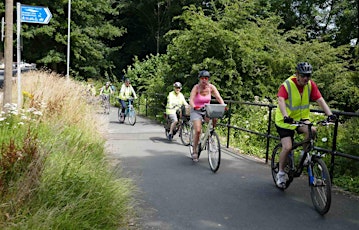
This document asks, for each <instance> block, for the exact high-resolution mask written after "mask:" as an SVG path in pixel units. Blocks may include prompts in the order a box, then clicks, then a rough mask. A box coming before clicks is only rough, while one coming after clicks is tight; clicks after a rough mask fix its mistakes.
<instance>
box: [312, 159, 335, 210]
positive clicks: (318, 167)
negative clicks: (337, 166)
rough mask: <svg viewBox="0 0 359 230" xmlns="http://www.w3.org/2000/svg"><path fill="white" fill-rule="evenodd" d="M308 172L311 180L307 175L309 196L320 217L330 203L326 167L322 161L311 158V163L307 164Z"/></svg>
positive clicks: (329, 184)
mask: <svg viewBox="0 0 359 230" xmlns="http://www.w3.org/2000/svg"><path fill="white" fill-rule="evenodd" d="M308 167H310V168H309V170H311V172H312V176H313V177H312V178H311V175H310V172H309V173H308V174H309V184H310V196H311V198H312V202H313V205H314V208H315V209H316V210H317V212H318V213H319V214H321V215H324V214H326V213H327V212H328V211H329V209H330V205H331V201H332V196H331V194H332V183H331V180H330V175H329V171H328V168H327V166H326V165H325V163H324V161H323V160H322V159H320V158H317V157H312V162H311V164H309V166H308Z"/></svg>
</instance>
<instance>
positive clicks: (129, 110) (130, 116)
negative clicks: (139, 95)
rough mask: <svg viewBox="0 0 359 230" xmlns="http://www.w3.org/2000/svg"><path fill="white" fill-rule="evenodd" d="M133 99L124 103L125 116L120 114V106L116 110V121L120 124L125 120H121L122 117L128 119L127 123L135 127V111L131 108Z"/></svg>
mask: <svg viewBox="0 0 359 230" xmlns="http://www.w3.org/2000/svg"><path fill="white" fill-rule="evenodd" d="M133 100H134V99H133V98H129V99H128V100H127V101H126V104H127V108H126V110H125V114H123V113H122V106H121V105H120V107H119V108H118V113H117V114H118V120H119V122H120V123H124V122H125V119H124V118H123V116H125V117H128V123H130V125H132V126H133V125H135V124H136V110H135V108H134V107H133Z"/></svg>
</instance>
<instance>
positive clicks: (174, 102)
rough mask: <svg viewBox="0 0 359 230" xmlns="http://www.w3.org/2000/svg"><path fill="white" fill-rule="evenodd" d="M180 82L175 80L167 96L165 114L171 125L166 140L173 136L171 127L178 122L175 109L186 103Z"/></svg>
mask: <svg viewBox="0 0 359 230" xmlns="http://www.w3.org/2000/svg"><path fill="white" fill-rule="evenodd" d="M181 89H182V84H181V83H180V82H175V83H174V84H173V91H171V92H170V93H169V94H168V96H167V105H166V115H167V116H168V118H169V119H170V120H171V122H172V123H171V127H170V131H169V134H168V140H169V141H171V140H172V138H173V129H174V128H175V127H176V125H177V123H178V118H177V111H178V110H180V108H181V106H182V105H188V103H187V101H186V99H185V98H184V96H183V94H182V93H181Z"/></svg>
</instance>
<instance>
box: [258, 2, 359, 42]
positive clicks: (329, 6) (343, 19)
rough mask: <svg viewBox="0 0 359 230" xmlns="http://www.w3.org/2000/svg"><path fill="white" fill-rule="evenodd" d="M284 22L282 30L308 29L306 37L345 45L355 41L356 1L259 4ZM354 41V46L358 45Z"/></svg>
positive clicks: (356, 30) (357, 28)
mask: <svg viewBox="0 0 359 230" xmlns="http://www.w3.org/2000/svg"><path fill="white" fill-rule="evenodd" d="M261 2H262V4H263V5H265V6H268V5H269V8H270V11H272V12H275V13H276V14H277V15H280V16H281V17H282V18H283V19H284V20H283V23H282V24H281V28H283V29H284V30H286V31H288V30H291V29H293V28H295V27H298V26H303V27H305V28H306V29H307V36H308V37H309V38H314V39H320V40H322V41H327V42H333V43H334V46H335V47H337V46H340V45H348V44H350V43H351V41H352V40H354V39H358V37H359V34H358V31H359V26H358V25H359V23H358V20H359V15H358V12H359V11H358V7H359V3H358V2H357V1H355V0H345V1H328V0H306V1H294V0H291V1H288V0H287V1H278V0H269V1H267V0H266V1H261ZM358 42H359V41H358V40H356V45H358Z"/></svg>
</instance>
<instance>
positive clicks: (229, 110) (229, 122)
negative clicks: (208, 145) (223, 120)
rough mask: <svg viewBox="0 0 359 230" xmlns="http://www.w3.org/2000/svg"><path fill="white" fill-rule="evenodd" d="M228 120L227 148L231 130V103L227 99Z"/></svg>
mask: <svg viewBox="0 0 359 230" xmlns="http://www.w3.org/2000/svg"><path fill="white" fill-rule="evenodd" d="M228 114H229V115H228V121H227V129H228V130H227V148H229V137H230V132H231V127H230V125H231V115H232V103H231V101H229V108H228Z"/></svg>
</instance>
